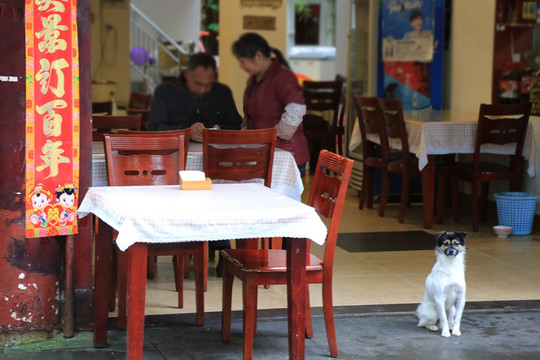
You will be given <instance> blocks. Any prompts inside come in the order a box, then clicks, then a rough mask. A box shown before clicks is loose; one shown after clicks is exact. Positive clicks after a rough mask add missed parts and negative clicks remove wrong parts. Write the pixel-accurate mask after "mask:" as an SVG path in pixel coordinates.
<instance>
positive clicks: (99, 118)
mask: <svg viewBox="0 0 540 360" xmlns="http://www.w3.org/2000/svg"><path fill="white" fill-rule="evenodd" d="M141 118H142V116H141V115H92V129H93V131H92V141H103V135H104V134H107V133H111V132H115V131H116V132H118V131H119V130H120V129H127V130H141V121H142V120H141Z"/></svg>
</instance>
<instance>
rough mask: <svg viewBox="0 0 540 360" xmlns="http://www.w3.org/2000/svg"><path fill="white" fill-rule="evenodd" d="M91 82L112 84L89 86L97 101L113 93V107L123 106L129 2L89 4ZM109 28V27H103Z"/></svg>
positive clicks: (126, 87) (126, 89) (127, 81)
mask: <svg viewBox="0 0 540 360" xmlns="http://www.w3.org/2000/svg"><path fill="white" fill-rule="evenodd" d="M91 11H92V16H91V21H92V80H93V81H94V82H98V83H102V82H105V81H108V82H115V83H116V86H112V87H110V86H107V87H106V89H104V86H102V85H98V86H93V91H94V92H96V96H97V97H102V96H104V97H107V96H108V92H109V91H115V94H114V96H115V100H116V102H117V104H119V105H123V104H127V100H128V98H129V93H130V83H131V80H130V69H129V0H124V1H122V2H118V3H110V2H106V1H102V0H92V1H91ZM107 25H109V27H107Z"/></svg>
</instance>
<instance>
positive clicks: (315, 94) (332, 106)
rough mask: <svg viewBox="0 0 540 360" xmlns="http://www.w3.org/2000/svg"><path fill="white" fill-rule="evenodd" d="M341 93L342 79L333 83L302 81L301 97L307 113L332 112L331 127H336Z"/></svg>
mask: <svg viewBox="0 0 540 360" xmlns="http://www.w3.org/2000/svg"><path fill="white" fill-rule="evenodd" d="M342 93H343V79H338V80H334V81H304V82H303V83H302V95H303V96H304V100H305V102H306V109H307V112H308V114H309V112H312V111H317V112H323V111H332V126H334V127H336V126H337V125H338V118H339V106H340V104H341V97H342Z"/></svg>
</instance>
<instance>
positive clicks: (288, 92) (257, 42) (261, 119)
mask: <svg viewBox="0 0 540 360" xmlns="http://www.w3.org/2000/svg"><path fill="white" fill-rule="evenodd" d="M232 51H233V53H234V55H235V56H236V58H237V59H238V61H239V63H240V68H241V69H242V70H244V71H245V72H247V73H248V74H249V75H250V77H249V79H248V82H247V87H246V90H245V92H244V119H245V122H246V123H245V124H243V126H242V127H245V126H247V128H248V129H267V128H274V127H275V128H277V137H278V138H277V141H276V146H277V147H278V148H280V149H283V150H287V151H290V152H291V153H292V154H293V155H294V159H295V160H296V164H297V165H298V168H299V170H300V172H301V174H302V175H304V172H305V167H306V163H307V162H308V161H309V151H308V144H307V140H306V137H305V136H304V128H303V126H302V117H303V116H304V114H305V113H306V105H305V102H304V98H303V96H302V91H301V90H300V86H299V84H298V80H297V78H296V76H295V75H294V73H293V72H292V71H291V69H290V68H289V65H288V64H287V61H286V60H285V59H284V58H283V54H282V53H281V52H280V51H279V50H277V49H274V48H271V47H270V46H269V45H268V42H267V41H266V40H265V39H264V38H263V37H262V36H260V35H259V34H256V33H246V34H244V35H242V36H240V38H239V39H238V40H237V41H236V42H235V43H234V44H233V46H232ZM272 52H273V53H274V54H275V56H276V58H271V57H270V55H271V53H272Z"/></svg>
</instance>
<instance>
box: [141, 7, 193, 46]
mask: <svg viewBox="0 0 540 360" xmlns="http://www.w3.org/2000/svg"><path fill="white" fill-rule="evenodd" d="M131 2H132V3H133V5H135V6H137V7H138V8H139V10H141V11H142V12H143V13H144V14H145V15H146V16H148V18H149V19H150V20H152V22H154V23H155V24H156V25H157V26H158V27H159V28H161V30H163V31H164V32H165V33H166V34H167V35H169V36H170V37H171V38H173V39H174V40H176V41H182V43H183V44H187V43H189V42H190V41H195V43H196V44H197V46H198V39H199V31H200V29H201V1H200V0H190V1H178V0H159V2H154V1H148V0H131ZM156 4H159V6H156Z"/></svg>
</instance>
